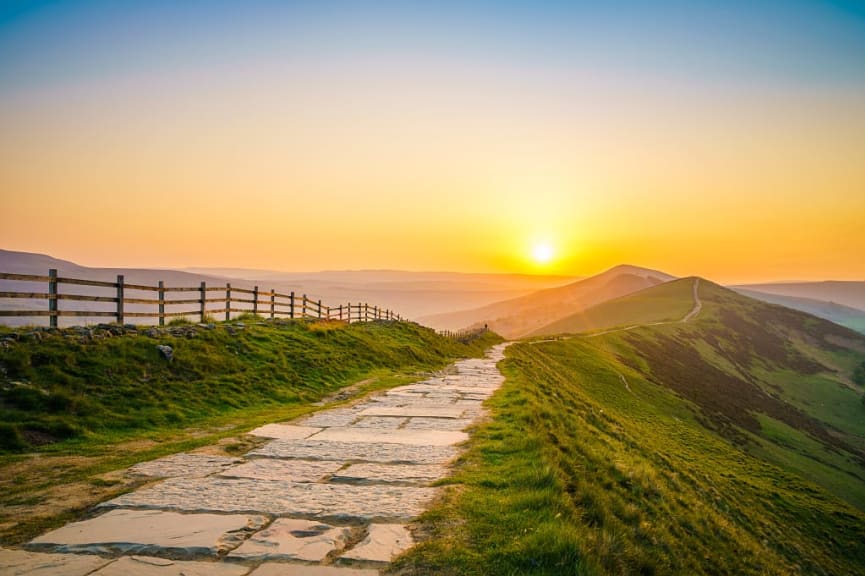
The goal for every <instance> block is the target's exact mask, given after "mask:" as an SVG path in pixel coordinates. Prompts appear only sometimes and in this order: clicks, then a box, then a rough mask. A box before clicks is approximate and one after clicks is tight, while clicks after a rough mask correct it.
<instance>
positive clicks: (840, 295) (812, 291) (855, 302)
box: [731, 280, 865, 310]
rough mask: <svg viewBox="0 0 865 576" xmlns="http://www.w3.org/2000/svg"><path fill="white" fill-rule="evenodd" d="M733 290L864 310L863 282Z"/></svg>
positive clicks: (787, 284)
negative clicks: (806, 299) (832, 303)
mask: <svg viewBox="0 0 865 576" xmlns="http://www.w3.org/2000/svg"><path fill="white" fill-rule="evenodd" d="M731 288H733V289H734V290H739V289H743V290H751V291H755V292H763V293H764V294H775V295H778V296H792V297H794V298H810V299H811V300H820V301H822V302H834V303H836V304H842V305H844V306H849V307H851V308H858V309H859V310H865V282H856V281H839V280H827V281H825V282H777V283H769V284H742V285H738V286H731Z"/></svg>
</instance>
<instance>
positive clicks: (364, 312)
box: [363, 302, 369, 322]
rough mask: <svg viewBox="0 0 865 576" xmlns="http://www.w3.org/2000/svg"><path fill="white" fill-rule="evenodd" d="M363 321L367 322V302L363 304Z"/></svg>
mask: <svg viewBox="0 0 865 576" xmlns="http://www.w3.org/2000/svg"><path fill="white" fill-rule="evenodd" d="M363 321H364V322H369V302H364V303H363Z"/></svg>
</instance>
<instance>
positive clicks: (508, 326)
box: [420, 265, 673, 338]
mask: <svg viewBox="0 0 865 576" xmlns="http://www.w3.org/2000/svg"><path fill="white" fill-rule="evenodd" d="M672 279H673V277H672V276H670V275H669V274H665V273H663V272H658V271H656V270H649V269H646V268H639V267H636V266H627V265H622V266H616V267H615V268H611V269H610V270H607V271H606V272H603V273H601V274H598V275H597V276H592V277H591V278H587V279H585V280H580V281H579V282H574V283H571V284H568V285H566V286H561V287H558V288H549V289H546V290H540V291H538V292H534V293H532V294H529V295H527V296H522V297H520V298H514V299H511V300H506V301H503V302H496V303H495V304H490V305H488V306H483V307H481V308H475V309H472V310H463V311H460V312H453V313H450V314H439V315H433V316H424V317H422V318H421V319H420V321H421V323H423V324H426V325H428V326H433V327H435V328H442V329H458V328H464V327H467V326H471V325H477V324H487V325H488V326H489V327H490V329H491V330H493V331H495V332H497V333H498V334H501V335H502V336H504V337H506V338H520V337H523V336H525V335H527V334H529V333H531V332H533V331H535V330H537V329H539V328H541V327H543V326H546V325H547V324H550V323H552V322H554V321H556V320H559V319H560V318H564V317H565V316H568V315H570V314H573V313H575V312H578V311H580V310H584V309H586V308H589V307H591V306H594V305H596V304H599V303H601V302H605V301H607V300H610V299H613V298H617V297H619V296H624V295H625V294H631V293H634V292H637V291H639V290H642V289H644V288H648V287H650V286H654V285H657V284H661V283H663V282H667V281H669V280H672Z"/></svg>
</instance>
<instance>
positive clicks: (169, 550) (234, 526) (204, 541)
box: [27, 510, 267, 556]
mask: <svg viewBox="0 0 865 576" xmlns="http://www.w3.org/2000/svg"><path fill="white" fill-rule="evenodd" d="M266 523H267V518H265V517H264V516H258V515H248V514H178V513H177V512H163V511H161V510H112V511H110V512H106V513H105V514H103V515H101V516H97V517H96V518H90V519H89V520H82V521H81V522H73V523H71V524H67V525H66V526H64V527H62V528H58V529H57V530H52V531H51V532H48V533H47V534H44V535H43V536H40V537H38V538H34V539H33V540H31V541H30V542H29V543H28V544H27V546H28V547H29V548H37V549H39V548H41V549H50V550H52V551H60V552H86V553H89V554H111V553H121V554H159V555H167V554H170V555H175V556H192V555H201V554H208V555H216V554H219V553H224V552H227V551H228V550H231V549H233V548H235V547H236V546H237V545H238V544H239V543H240V542H242V541H243V540H245V538H246V536H247V535H248V534H249V533H250V532H253V531H256V530H259V529H261V528H262V527H263V526H264V525H265V524H266Z"/></svg>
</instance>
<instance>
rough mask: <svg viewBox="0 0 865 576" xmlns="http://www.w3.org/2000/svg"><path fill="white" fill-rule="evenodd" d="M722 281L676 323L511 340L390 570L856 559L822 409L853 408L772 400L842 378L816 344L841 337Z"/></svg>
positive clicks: (844, 460) (727, 565)
mask: <svg viewBox="0 0 865 576" xmlns="http://www.w3.org/2000/svg"><path fill="white" fill-rule="evenodd" d="M731 294H732V293H728V291H726V290H723V289H721V288H720V287H715V286H712V285H711V284H709V283H706V284H705V285H704V284H703V283H702V282H701V298H702V299H703V301H704V312H705V314H701V316H700V317H699V318H698V319H697V320H695V321H693V322H690V323H688V324H671V325H665V326H654V327H644V328H638V329H635V330H631V331H628V332H619V333H610V334H606V335H603V336H598V337H594V338H581V337H576V338H572V339H567V340H558V341H549V342H534V343H518V344H516V345H513V346H511V347H510V348H509V349H508V352H507V357H506V359H505V361H504V362H503V363H502V364H501V365H500V367H501V368H502V370H503V371H504V373H505V375H506V382H505V384H504V385H503V387H502V388H501V389H500V390H499V391H498V392H497V393H496V394H495V395H494V396H493V398H492V399H491V400H490V401H489V407H490V408H491V410H492V411H493V414H494V418H493V419H492V420H491V421H488V422H486V423H484V424H482V425H481V426H479V427H478V428H477V429H476V430H475V433H474V435H473V437H472V440H471V441H470V443H469V447H468V451H467V452H466V453H465V455H464V456H463V457H461V459H460V460H459V462H458V464H457V467H456V473H455V475H454V476H453V477H452V478H451V479H450V480H448V481H447V485H448V486H447V489H446V493H445V495H444V496H443V497H442V499H441V500H440V501H439V502H438V503H437V504H436V505H435V506H434V507H433V508H432V509H431V510H430V511H429V512H427V513H426V514H424V515H423V516H422V517H421V519H420V520H419V522H418V525H417V535H418V536H419V538H420V540H421V543H420V544H419V546H417V547H416V548H415V549H413V550H411V551H409V552H408V553H407V554H405V555H404V556H402V557H401V558H399V559H398V561H397V563H396V565H395V566H394V568H393V570H392V572H394V573H399V574H418V575H421V574H444V575H448V574H466V575H472V574H478V575H480V574H514V575H516V574H538V575H547V574H549V575H554V574H555V575H558V574H578V575H595V574H718V575H721V574H755V575H757V574H760V575H764V574H794V573H803V574H821V575H830V574H862V573H865V568H863V564H862V558H863V557H865V502H863V501H862V495H863V485H865V480H863V479H865V462H863V460H862V458H861V456H862V453H861V451H860V450H859V448H858V446H859V444H858V442H857V432H858V424H854V423H848V424H849V425H847V426H846V427H839V426H835V425H832V422H833V421H834V422H835V424H839V422H840V421H841V420H843V419H845V418H855V417H856V416H857V414H855V413H854V412H850V413H849V416H845V413H842V412H838V411H837V410H834V409H832V410H829V409H826V410H824V411H821V410H814V411H810V410H808V409H807V405H806V404H804V403H801V406H797V405H794V404H792V403H788V402H786V401H785V400H784V398H785V397H789V398H791V399H792V398H799V399H800V400H801V399H802V398H803V395H808V397H810V398H814V397H819V395H820V394H821V392H822V391H824V390H828V389H829V388H830V387H832V386H840V385H841V384H842V383H843V381H845V380H849V376H850V374H842V373H833V372H832V371H831V370H830V369H826V367H825V366H822V365H821V364H820V363H819V362H817V360H816V357H817V356H819V357H821V358H828V357H832V356H833V355H838V356H839V357H842V356H844V357H846V355H849V354H850V349H844V350H841V349H836V348H833V346H834V345H833V344H832V342H833V341H835V340H836V337H837V338H840V337H842V336H843V337H845V338H848V337H849V338H853V337H852V336H850V333H848V332H847V331H845V330H844V329H843V328H840V327H834V326H832V325H828V323H825V322H822V321H819V322H816V323H812V322H811V321H810V319H809V318H808V317H806V316H804V315H801V314H798V313H792V315H790V314H788V312H787V311H785V310H783V309H777V308H776V307H770V306H768V305H764V304H759V303H755V304H752V303H751V302H750V301H748V300H746V299H743V298H741V297H738V296H735V295H731ZM743 324H744V325H743ZM790 338H796V339H798V340H799V341H800V342H805V341H808V342H810V346H811V347H812V348H813V350H811V351H809V349H808V347H807V346H791V345H790ZM861 343H862V342H860V341H858V340H857V341H854V342H853V345H854V347H856V346H858V345H860V344H861ZM818 349H819V350H818ZM818 351H819V352H820V354H819V355H818V354H817V353H816V352H818ZM811 352H814V353H813V354H812V353H811ZM860 358H861V353H860ZM765 374H772V375H774V376H777V378H776V379H775V380H773V381H771V382H770V381H768V380H766V381H764V380H761V377H762V375H765ZM818 377H819V378H818ZM815 378H818V380H815ZM833 379H834V380H835V381H834V383H832V384H831V385H830V384H829V381H831V380H833ZM785 385H789V386H790V391H789V392H784V393H781V392H778V391H776V395H775V396H772V395H769V394H768V393H766V390H771V389H772V386H780V387H782V388H783V387H784V386H785ZM803 390H804V391H805V392H803ZM835 392H836V390H835V388H831V392H830V394H829V398H834V396H832V394H834V393H835ZM851 397H854V398H855V395H854V396H851ZM791 401H792V400H791ZM833 403H834V400H832V401H830V402H827V406H828V405H830V404H833ZM851 409H859V410H860V413H859V414H858V419H859V420H860V421H861V420H862V419H865V407H863V406H862V404H861V403H859V402H854V403H853V404H852V406H851Z"/></svg>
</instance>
